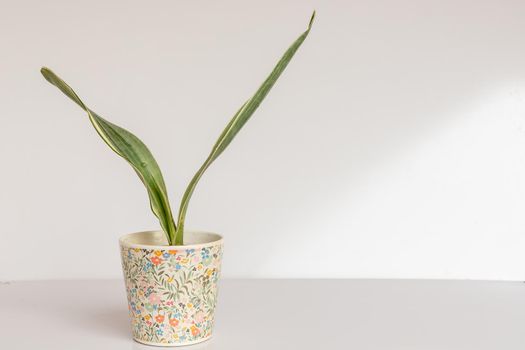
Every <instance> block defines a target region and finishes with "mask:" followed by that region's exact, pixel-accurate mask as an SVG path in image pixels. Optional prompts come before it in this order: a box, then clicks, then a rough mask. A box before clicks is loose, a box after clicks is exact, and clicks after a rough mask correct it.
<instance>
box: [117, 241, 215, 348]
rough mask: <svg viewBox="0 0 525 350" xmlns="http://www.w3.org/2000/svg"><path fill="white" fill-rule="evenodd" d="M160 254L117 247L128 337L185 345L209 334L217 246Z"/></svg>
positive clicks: (152, 342)
mask: <svg viewBox="0 0 525 350" xmlns="http://www.w3.org/2000/svg"><path fill="white" fill-rule="evenodd" d="M169 248H170V249H166V250H163V249H162V250H155V249H143V248H128V247H124V246H121V255H122V267H123V270H124V279H125V284H126V291H127V296H128V305H129V312H130V315H131V324H132V332H133V338H134V339H136V340H137V341H139V342H142V343H147V344H158V345H185V344H191V343H197V342H200V341H204V340H206V339H207V338H209V337H210V336H211V333H212V329H213V323H214V310H215V304H216V300H217V282H218V280H219V275H220V266H221V258H222V244H220V243H219V244H216V245H211V246H206V247H203V248H199V249H185V248H184V246H180V249H179V247H169Z"/></svg>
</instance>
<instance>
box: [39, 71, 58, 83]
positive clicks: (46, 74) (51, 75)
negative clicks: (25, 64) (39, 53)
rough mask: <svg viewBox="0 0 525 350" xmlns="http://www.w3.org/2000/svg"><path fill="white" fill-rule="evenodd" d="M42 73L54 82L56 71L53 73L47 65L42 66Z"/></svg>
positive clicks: (49, 80)
mask: <svg viewBox="0 0 525 350" xmlns="http://www.w3.org/2000/svg"><path fill="white" fill-rule="evenodd" d="M40 73H42V75H43V76H44V78H46V80H47V81H48V82H50V83H51V84H53V77H54V76H55V73H53V71H52V70H51V69H49V68H47V67H42V68H40Z"/></svg>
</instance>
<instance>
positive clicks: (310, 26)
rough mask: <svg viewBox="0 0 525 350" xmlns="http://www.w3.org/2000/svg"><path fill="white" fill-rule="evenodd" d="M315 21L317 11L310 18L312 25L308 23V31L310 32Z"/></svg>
mask: <svg viewBox="0 0 525 350" xmlns="http://www.w3.org/2000/svg"><path fill="white" fill-rule="evenodd" d="M314 19H315V10H314V12H313V13H312V17H311V18H310V23H308V31H310V29H311V28H312V24H313V23H314Z"/></svg>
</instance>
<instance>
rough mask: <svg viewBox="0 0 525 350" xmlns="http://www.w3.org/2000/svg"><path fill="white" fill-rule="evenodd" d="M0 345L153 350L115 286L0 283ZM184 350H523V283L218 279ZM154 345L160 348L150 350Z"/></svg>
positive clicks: (116, 282)
mask: <svg viewBox="0 0 525 350" xmlns="http://www.w3.org/2000/svg"><path fill="white" fill-rule="evenodd" d="M0 336H1V346H0V348H1V349H21V350H25V349H31V350H39V349H57V350H58V349H60V350H62V349H64V350H65V349H68V350H70V349H75V350H83V349H90V350H101V349H111V350H120V349H127V350H129V349H149V350H151V349H153V347H150V346H145V345H141V344H138V343H136V342H134V341H133V340H131V336H130V329H129V320H128V314H127V306H126V298H125V292H124V285H123V282H122V281H120V280H105V281H102V280H94V281H41V282H10V283H2V284H0ZM187 348H188V349H191V350H198V349H207V350H210V349H214V350H226V349H228V350H236V349H243V350H250V349H268V350H270V349H322V350H324V349H327V350H328V349H359V350H379V349H382V350H383V349H384V350H387V349H388V350H398V349H403V350H407V349H414V350H415V349H417V350H430V349H440V350H455V349H458V350H459V349H461V350H466V349H472V350H484V349H491V350H513V349H516V350H524V349H525V284H524V283H519V282H476V281H421V280H419V281H416V280H224V281H222V282H221V285H220V290H219V305H218V310H217V317H216V327H215V334H214V336H213V338H212V339H211V340H210V341H207V342H205V343H201V344H197V345H193V346H190V347H187ZM158 349H160V348H158Z"/></svg>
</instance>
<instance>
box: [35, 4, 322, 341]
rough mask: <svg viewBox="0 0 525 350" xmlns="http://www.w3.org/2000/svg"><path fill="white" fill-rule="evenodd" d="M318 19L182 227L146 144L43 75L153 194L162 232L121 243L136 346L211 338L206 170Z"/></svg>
mask: <svg viewBox="0 0 525 350" xmlns="http://www.w3.org/2000/svg"><path fill="white" fill-rule="evenodd" d="M314 17H315V12H314V13H313V14H312V17H311V19H310V22H309V24H308V28H307V30H306V31H305V32H304V33H302V34H301V35H300V36H299V38H297V40H295V42H294V43H293V44H292V45H291V46H290V47H289V48H288V50H287V51H286V52H285V53H284V55H283V56H282V58H281V59H280V60H279V62H278V63H277V65H276V66H275V68H274V69H273V70H272V72H271V73H270V75H269V76H268V77H267V78H266V80H265V81H264V82H263V84H262V85H261V86H260V87H259V89H258V90H257V91H256V93H255V95H253V96H252V97H251V98H250V99H248V100H247V101H246V102H245V103H244V104H243V105H242V106H241V108H240V109H239V110H238V111H237V113H235V115H234V116H233V118H232V119H231V120H230V122H229V123H228V125H227V126H226V128H225V129H224V131H223V132H222V134H221V135H220V137H219V139H218V140H217V142H216V143H215V145H214V146H213V148H212V150H211V152H210V154H209V156H208V158H206V160H205V161H204V163H203V164H202V166H201V167H200V168H199V170H198V171H197V172H196V174H195V175H194V176H193V178H192V180H191V181H190V183H189V185H188V187H187V188H186V191H185V192H184V195H183V196H182V201H181V203H180V207H179V212H178V216H177V219H176V220H175V218H174V217H173V215H172V211H171V207H170V203H169V201H168V195H167V191H166V185H165V184H164V179H163V177H162V173H161V171H160V168H159V166H158V164H157V162H156V161H155V158H153V155H152V154H151V152H150V151H149V150H148V148H147V147H146V145H145V144H144V143H143V142H142V141H141V140H139V139H138V138H137V137H136V136H135V135H133V134H132V133H130V132H129V131H127V130H125V129H123V128H121V127H119V126H117V125H115V124H113V123H111V122H109V121H108V120H106V119H104V118H102V117H101V116H99V115H98V114H97V113H95V112H94V111H93V110H91V109H90V108H89V107H87V105H86V104H85V103H84V102H83V101H82V100H81V99H80V97H79V96H78V95H77V94H76V92H75V91H73V89H72V88H71V87H70V86H69V85H68V84H66V83H65V82H64V81H63V80H62V79H61V78H59V77H58V76H57V75H56V74H55V73H53V72H52V71H51V70H50V69H48V68H45V67H44V68H42V69H41V73H42V74H43V76H44V77H45V79H46V80H47V81H48V82H50V83H51V84H53V85H55V86H56V87H57V88H58V89H60V90H61V91H62V92H63V93H64V94H65V95H66V96H67V97H69V98H70V99H72V100H73V102H75V103H76V104H78V105H79V106H80V107H81V108H82V109H83V110H84V111H85V112H86V113H87V115H88V118H89V120H90V122H91V124H92V125H93V126H94V128H95V130H96V131H97V133H98V134H99V136H100V137H101V138H102V139H103V140H104V142H105V143H106V144H107V145H108V146H109V147H110V148H111V149H112V150H113V151H114V152H115V153H117V154H118V155H119V156H121V157H122V158H124V159H125V160H126V161H127V162H128V163H129V164H130V165H131V167H132V168H133V170H135V172H136V173H137V175H138V176H139V178H140V179H141V181H142V182H143V184H144V186H145V187H146V189H147V192H148V196H149V200H150V206H151V210H152V211H153V214H155V216H156V217H157V218H158V219H159V222H160V226H161V228H162V230H159V231H147V232H137V233H131V234H128V235H125V236H123V237H121V238H120V241H119V242H120V250H121V257H122V267H123V270H124V279H125V285H126V291H127V297H128V306H129V311H130V316H131V323H132V333H133V338H134V339H135V340H136V341H138V342H141V343H145V344H150V345H159V346H177V345H189V344H194V343H198V342H202V341H204V340H206V339H208V338H210V337H211V334H212V329H213V323H214V309H215V304H216V299H217V282H218V280H219V275H220V268H221V257H222V245H223V239H222V237H221V236H220V235H218V234H216V233H210V232H197V231H187V230H185V222H184V220H185V217H186V211H187V209H188V203H189V201H190V198H191V196H192V194H193V191H194V190H195V187H196V186H197V183H198V182H199V180H200V178H201V177H202V175H203V174H204V172H205V171H206V169H208V167H209V166H210V165H211V164H212V163H213V161H215V159H217V157H218V156H219V155H220V154H221V153H222V152H223V151H224V150H225V149H226V147H228V145H229V144H230V142H231V141H232V140H233V138H234V137H235V135H237V133H238V132H239V131H240V130H241V128H242V127H243V126H244V124H245V123H246V122H247V121H248V119H250V117H251V116H252V115H253V113H254V112H255V110H256V109H257V108H258V107H259V104H260V103H261V102H262V100H263V99H264V98H265V97H266V95H267V94H268V92H269V91H270V89H271V88H272V86H273V85H274V84H275V82H276V81H277V79H278V78H279V76H280V75H281V73H282V72H283V71H284V69H285V68H286V66H287V65H288V63H289V62H290V60H291V59H292V57H293V56H294V54H295V52H296V51H297V49H298V48H299V47H300V46H301V44H302V43H303V41H304V40H305V39H306V37H307V36H308V33H309V32H310V28H311V26H312V22H313V20H314Z"/></svg>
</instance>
